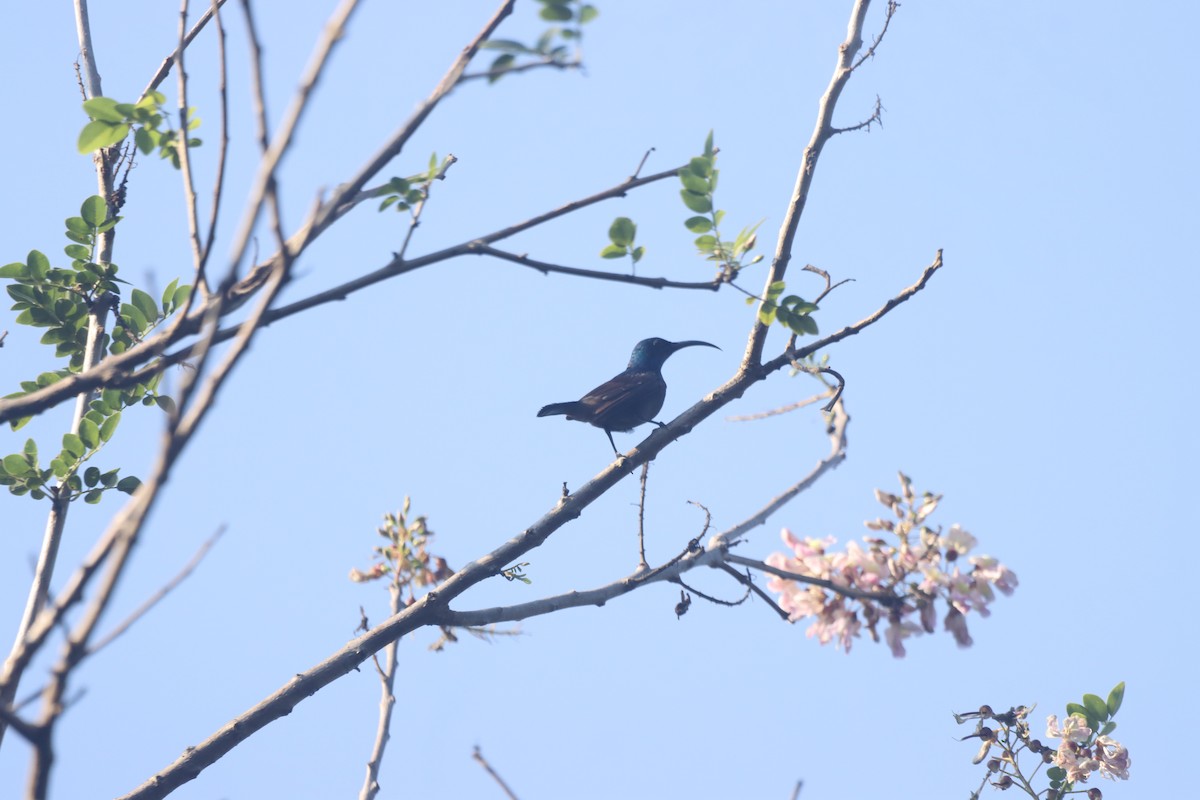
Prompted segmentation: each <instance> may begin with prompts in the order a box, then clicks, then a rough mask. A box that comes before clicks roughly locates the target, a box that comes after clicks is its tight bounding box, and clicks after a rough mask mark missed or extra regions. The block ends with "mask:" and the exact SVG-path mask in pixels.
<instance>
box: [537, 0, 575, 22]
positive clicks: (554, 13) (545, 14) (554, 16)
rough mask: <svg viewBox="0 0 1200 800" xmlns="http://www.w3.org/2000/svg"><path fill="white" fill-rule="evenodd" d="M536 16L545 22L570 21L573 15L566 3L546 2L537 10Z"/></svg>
mask: <svg viewBox="0 0 1200 800" xmlns="http://www.w3.org/2000/svg"><path fill="white" fill-rule="evenodd" d="M538 16H539V17H541V18H542V19H544V20H546V21H547V22H570V21H571V17H573V16H574V15H573V14H572V13H571V9H570V8H568V7H567V6H566V5H559V4H556V3H546V4H545V5H544V6H542V10H541V11H539V12H538Z"/></svg>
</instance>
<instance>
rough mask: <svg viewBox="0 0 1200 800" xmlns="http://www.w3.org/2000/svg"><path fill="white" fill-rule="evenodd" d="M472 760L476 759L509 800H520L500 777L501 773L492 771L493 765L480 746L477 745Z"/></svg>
mask: <svg viewBox="0 0 1200 800" xmlns="http://www.w3.org/2000/svg"><path fill="white" fill-rule="evenodd" d="M471 758H473V759H475V761H476V762H477V763H478V764H479V766H481V767H483V768H484V769H485V770H486V771H487V774H488V775H491V776H492V780H494V781H495V782H496V783H497V784H499V786H500V790H501V791H503V792H504V795H505V797H507V798H508V800H518V798H517V796H516V795H515V794H513V790H512V789H510V788H508V784H507V783H505V782H504V779H503V778H501V777H500V773H498V772H496V770H494V769H492V765H491V764H489V763H488V761H487V759H486V758H484V757H483V752H482V751H481V750H480V749H479V745H475V752H474V753H472V754H471Z"/></svg>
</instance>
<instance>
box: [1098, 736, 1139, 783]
mask: <svg viewBox="0 0 1200 800" xmlns="http://www.w3.org/2000/svg"><path fill="white" fill-rule="evenodd" d="M1096 758H1097V759H1098V760H1099V761H1100V774H1101V775H1103V776H1104V777H1106V778H1108V779H1109V780H1116V779H1117V778H1120V779H1121V780H1125V781H1127V780H1129V765H1130V764H1132V763H1133V762H1132V761H1131V760H1130V758H1129V751H1128V750H1126V749H1125V745H1123V744H1121V743H1120V742H1118V741H1116V740H1115V739H1110V738H1109V737H1107V736H1100V737H1097V739H1096Z"/></svg>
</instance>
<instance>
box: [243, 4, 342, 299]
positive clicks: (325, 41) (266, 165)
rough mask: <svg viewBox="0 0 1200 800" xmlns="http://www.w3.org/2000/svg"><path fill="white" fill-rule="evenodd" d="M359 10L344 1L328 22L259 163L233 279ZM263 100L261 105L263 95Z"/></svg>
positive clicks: (247, 8) (255, 65) (254, 43)
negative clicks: (314, 95)
mask: <svg viewBox="0 0 1200 800" xmlns="http://www.w3.org/2000/svg"><path fill="white" fill-rule="evenodd" d="M242 7H243V9H244V10H245V14H246V19H247V25H248V27H249V33H250V36H251V48H252V50H253V53H254V57H253V58H252V59H251V64H252V68H253V69H255V70H257V71H258V72H259V74H260V78H259V80H261V67H260V66H259V63H256V62H261V48H260V47H259V44H258V38H257V35H256V34H255V33H254V28H253V15H252V12H251V10H250V0H242ZM357 7H358V0H342V2H341V4H340V5H339V6H338V7H337V9H335V10H334V12H333V14H332V15H331V16H330V17H329V19H328V20H327V21H326V22H325V27H324V28H323V29H322V31H321V37H320V38H319V39H318V40H317V45H316V48H315V49H314V51H313V54H312V57H311V58H310V59H309V62H308V66H306V67H305V69H304V73H303V74H302V75H301V76H300V85H299V86H298V87H297V89H296V94H295V95H294V96H293V98H292V102H291V104H290V105H289V106H288V108H287V110H286V111H285V112H284V115H283V119H282V121H281V122H280V124H279V130H278V131H277V132H276V133H275V136H274V137H273V138H272V140H271V143H270V146H269V147H267V150H266V153H265V155H264V156H263V158H262V159H261V160H260V161H259V164H258V171H257V173H256V174H255V176H254V181H253V183H252V184H251V189H250V197H251V198H252V200H251V202H250V203H249V208H248V209H247V210H246V213H245V215H244V216H243V217H242V222H241V225H240V226H239V228H238V230H237V233H236V234H235V235H234V244H233V251H232V254H231V256H230V259H229V262H230V267H229V269H230V275H231V276H232V275H234V274H236V272H237V266H238V265H239V264H241V263H242V259H243V258H244V257H245V255H246V250H247V248H248V247H249V245H250V237H251V235H252V234H253V233H254V226H255V225H256V224H257V222H258V218H259V216H260V215H261V213H262V208H263V204H264V203H265V202H266V200H267V198H268V196H269V195H270V194H271V193H270V192H269V191H268V189H269V187H270V186H272V185H273V184H274V182H275V170H276V169H277V168H278V166H279V162H280V160H281V159H282V158H283V155H284V153H286V152H287V150H288V148H289V147H291V144H292V139H293V136H294V135H295V133H296V126H298V125H299V124H300V120H301V118H302V117H303V116H304V112H305V111H306V110H307V108H308V102H309V99H310V98H311V97H312V93H313V90H314V89H316V86H317V83H318V81H320V79H321V75H322V74H323V73H324V71H325V65H326V64H327V63H328V61H329V56H330V54H331V53H332V52H333V48H334V46H335V45H337V43H338V42H340V41H341V40H342V37H343V34H344V33H345V30H346V24H347V23H348V22H349V21H350V17H351V16H352V15H353V14H354V11H355V9H356V8H357ZM259 99H260V101H261V95H260V97H259ZM282 251H283V255H284V256H285V257H289V258H290V257H294V254H288V253H287V246H286V245H284V246H283V247H282ZM230 285H232V282H230Z"/></svg>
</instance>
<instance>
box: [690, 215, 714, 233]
mask: <svg viewBox="0 0 1200 800" xmlns="http://www.w3.org/2000/svg"><path fill="white" fill-rule="evenodd" d="M683 225H684V227H685V228H687V229H688V230H689V231H691V232H692V233H708V232H709V231H711V230H712V229H713V224H712V220H710V219H709V218H708V217H688V218H687V219H685V220H684V221H683Z"/></svg>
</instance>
